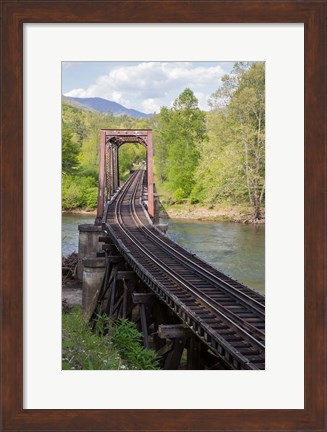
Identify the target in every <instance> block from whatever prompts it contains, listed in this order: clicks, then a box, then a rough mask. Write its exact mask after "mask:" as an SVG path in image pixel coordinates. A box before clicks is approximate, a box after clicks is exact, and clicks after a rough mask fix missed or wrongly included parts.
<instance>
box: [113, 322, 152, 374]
mask: <svg viewBox="0 0 327 432" xmlns="http://www.w3.org/2000/svg"><path fill="white" fill-rule="evenodd" d="M112 341H113V343H114V345H115V346H116V347H117V348H118V350H119V353H120V355H121V357H122V358H123V359H124V360H125V361H127V363H128V365H130V366H131V367H132V368H133V369H147V370H154V369H158V368H159V359H158V356H157V354H156V353H155V352H154V351H153V350H150V349H147V348H144V347H143V346H142V345H141V342H142V333H140V332H139V331H138V330H137V329H136V327H135V324H134V323H133V322H131V321H129V320H127V319H119V320H117V322H116V325H115V326H114V327H113V328H112Z"/></svg>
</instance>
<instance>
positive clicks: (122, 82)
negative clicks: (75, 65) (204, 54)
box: [65, 62, 225, 113]
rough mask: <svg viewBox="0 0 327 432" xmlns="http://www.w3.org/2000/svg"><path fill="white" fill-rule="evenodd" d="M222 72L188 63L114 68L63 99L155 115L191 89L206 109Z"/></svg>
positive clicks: (220, 69)
mask: <svg viewBox="0 0 327 432" xmlns="http://www.w3.org/2000/svg"><path fill="white" fill-rule="evenodd" d="M224 73H225V71H224V70H223V68H222V67H221V66H220V65H214V66H209V67H206V66H203V65H197V64H196V63H189V62H144V63H138V64H135V65H126V66H125V65H122V66H116V67H113V68H112V69H111V70H110V71H109V73H108V74H107V75H103V76H100V77H99V78H98V79H97V80H96V82H95V83H94V84H92V85H90V86H89V87H87V88H85V89H83V88H76V89H73V90H71V91H69V92H67V93H65V95H66V96H73V97H102V98H104V99H109V100H112V101H115V102H118V103H121V104H122V105H124V106H126V107H127V108H134V109H138V110H141V111H142V110H143V111H145V112H148V113H152V112H154V111H156V112H158V111H159V110H160V107H161V106H163V105H166V106H171V105H172V103H173V101H174V100H175V99H176V97H177V96H178V95H179V94H180V93H181V92H182V91H183V90H184V89H185V88H187V87H188V88H190V89H191V90H193V91H194V93H195V94H196V96H197V97H198V99H199V104H200V107H201V108H202V109H207V103H206V100H207V97H208V96H209V95H210V94H211V93H212V92H213V91H215V90H216V89H217V88H218V86H219V84H220V78H221V77H222V75H224Z"/></svg>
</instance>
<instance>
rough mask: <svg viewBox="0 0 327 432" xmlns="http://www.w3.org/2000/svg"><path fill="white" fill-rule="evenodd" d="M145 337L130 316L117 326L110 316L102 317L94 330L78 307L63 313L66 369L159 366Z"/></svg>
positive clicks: (151, 368) (156, 367)
mask: <svg viewBox="0 0 327 432" xmlns="http://www.w3.org/2000/svg"><path fill="white" fill-rule="evenodd" d="M141 341H142V334H141V333H139V332H138V331H137V330H136V328H135V325H134V323H132V322H130V321H128V320H118V322H117V325H115V326H113V325H112V323H111V322H110V321H109V319H108V318H107V317H99V318H98V320H97V323H96V329H95V331H94V332H93V331H92V330H91V327H90V326H89V324H88V323H86V322H85V321H84V319H83V317H82V311H81V308H80V307H76V308H74V309H72V310H71V311H70V312H68V313H63V320H62V369H63V370H119V369H125V370H126V369H150V370H153V369H158V358H157V356H156V354H155V352H154V351H152V350H149V349H145V348H144V347H143V346H142V345H141Z"/></svg>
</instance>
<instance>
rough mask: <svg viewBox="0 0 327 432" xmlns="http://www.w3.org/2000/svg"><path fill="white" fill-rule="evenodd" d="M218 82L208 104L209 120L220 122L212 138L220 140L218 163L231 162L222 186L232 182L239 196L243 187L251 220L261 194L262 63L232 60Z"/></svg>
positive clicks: (255, 216)
mask: <svg viewBox="0 0 327 432" xmlns="http://www.w3.org/2000/svg"><path fill="white" fill-rule="evenodd" d="M222 81H223V85H222V87H221V88H220V89H219V90H217V91H216V92H215V93H214V94H213V95H212V97H211V99H210V105H211V107H212V110H213V118H212V121H213V122H214V121H215V120H216V121H217V122H221V125H220V126H218V128H219V136H218V137H217V138H214V139H216V140H218V141H219V142H220V145H219V146H218V148H219V149H220V150H219V152H220V153H219V158H220V161H219V162H220V164H223V166H228V165H230V163H231V161H234V164H233V166H234V169H233V170H231V171H230V173H231V179H230V181H229V182H228V181H225V183H224V185H225V186H226V184H228V183H229V184H231V183H233V184H234V193H235V191H237V192H238V193H239V194H240V195H242V194H243V191H244V187H245V188H246V191H247V195H248V201H249V203H250V205H251V206H252V208H253V220H254V221H257V220H259V219H261V206H262V202H263V199H264V193H265V65H264V63H236V64H235V66H234V69H233V71H232V73H231V74H229V75H225V76H224V77H223V80H222ZM224 143H228V144H229V147H228V148H227V147H226V144H224ZM227 155H228V157H227ZM227 159H231V160H229V161H228V160H227ZM237 166H239V168H238V169H237ZM235 174H237V176H236V178H235ZM242 185H244V186H242Z"/></svg>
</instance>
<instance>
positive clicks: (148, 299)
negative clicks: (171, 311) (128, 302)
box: [132, 293, 155, 304]
mask: <svg viewBox="0 0 327 432" xmlns="http://www.w3.org/2000/svg"><path fill="white" fill-rule="evenodd" d="M132 298H133V303H134V304H138V303H141V304H142V303H143V304H151V303H153V302H154V301H155V294H151V293H132Z"/></svg>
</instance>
